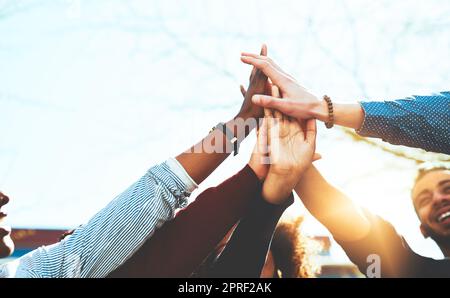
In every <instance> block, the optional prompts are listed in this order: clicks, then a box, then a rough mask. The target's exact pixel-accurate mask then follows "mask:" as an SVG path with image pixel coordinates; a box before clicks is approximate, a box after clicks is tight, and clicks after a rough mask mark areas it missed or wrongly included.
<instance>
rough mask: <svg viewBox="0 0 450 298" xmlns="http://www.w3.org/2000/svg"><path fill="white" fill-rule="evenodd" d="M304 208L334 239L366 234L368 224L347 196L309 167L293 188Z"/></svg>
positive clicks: (350, 239) (347, 238) (346, 238)
mask: <svg viewBox="0 0 450 298" xmlns="http://www.w3.org/2000/svg"><path fill="white" fill-rule="evenodd" d="M295 191H296V192H297V194H298V195H299V197H300V199H301V200H302V202H303V204H304V205H305V207H306V208H307V209H308V210H309V212H310V213H311V214H312V215H313V216H314V217H315V218H316V219H317V220H319V221H320V222H321V223H322V224H323V225H324V226H325V227H326V228H327V229H328V230H329V231H330V232H331V233H332V234H333V236H334V237H335V238H337V239H341V240H345V241H356V240H359V239H362V238H364V236H366V235H367V234H368V233H369V230H370V223H369V221H368V220H367V218H366V217H365V216H364V214H363V212H362V210H361V209H360V208H359V207H358V206H357V205H355V204H354V203H353V202H352V201H351V200H350V198H348V197H347V196H346V195H345V194H344V193H342V192H341V191H340V190H338V189H337V188H335V187H333V186H332V185H330V184H329V183H328V182H327V181H326V180H325V178H323V177H322V175H321V174H320V172H319V171H318V170H317V169H316V168H315V167H314V166H311V167H310V168H309V169H308V170H307V171H306V172H305V173H304V174H303V177H302V179H301V180H300V182H299V183H298V184H297V186H296V187H295Z"/></svg>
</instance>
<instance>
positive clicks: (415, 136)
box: [357, 91, 450, 154]
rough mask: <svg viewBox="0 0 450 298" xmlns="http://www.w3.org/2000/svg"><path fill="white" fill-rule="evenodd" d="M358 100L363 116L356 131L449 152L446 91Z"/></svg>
mask: <svg viewBox="0 0 450 298" xmlns="http://www.w3.org/2000/svg"><path fill="white" fill-rule="evenodd" d="M360 104H361V107H362V108H363V110H364V113H365V117H364V122H363V124H362V127H361V128H360V129H359V130H357V133H358V134H359V135H361V136H364V137H374V138H381V139H382V140H383V141H386V142H389V143H391V144H394V145H404V146H408V147H415V148H422V149H424V150H427V151H432V152H437V153H444V154H450V92H448V91H447V92H441V93H438V94H435V95H429V96H417V95H415V96H412V97H408V98H405V99H398V100H391V101H373V102H365V101H362V102H360Z"/></svg>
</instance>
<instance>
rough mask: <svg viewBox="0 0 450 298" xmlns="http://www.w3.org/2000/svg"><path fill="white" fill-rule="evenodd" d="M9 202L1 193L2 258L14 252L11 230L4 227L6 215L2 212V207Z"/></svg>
mask: <svg viewBox="0 0 450 298" xmlns="http://www.w3.org/2000/svg"><path fill="white" fill-rule="evenodd" d="M8 202H9V198H8V197H7V196H6V195H4V194H3V193H1V192H0V258H5V257H8V256H9V255H11V254H12V252H13V251H14V243H13V241H12V240H11V228H10V227H7V226H4V225H3V222H4V219H5V218H6V213H5V212H3V211H2V207H3V206H4V205H6V204H8Z"/></svg>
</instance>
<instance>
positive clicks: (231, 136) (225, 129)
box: [210, 122, 239, 156]
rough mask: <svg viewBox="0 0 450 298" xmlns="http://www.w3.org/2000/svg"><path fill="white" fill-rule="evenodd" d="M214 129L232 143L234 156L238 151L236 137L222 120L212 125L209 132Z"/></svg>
mask: <svg viewBox="0 0 450 298" xmlns="http://www.w3.org/2000/svg"><path fill="white" fill-rule="evenodd" d="M215 129H219V130H220V131H221V132H222V133H223V134H224V135H225V137H226V138H227V139H228V141H230V143H231V144H233V151H234V154H233V155H234V156H236V155H237V154H238V153H239V142H238V139H237V137H235V136H234V133H233V132H232V131H231V130H230V129H229V128H228V127H227V126H226V124H225V123H223V122H220V123H219V124H217V125H216V126H214V127H213V128H212V129H211V131H210V133H211V132H213V131H214V130H215Z"/></svg>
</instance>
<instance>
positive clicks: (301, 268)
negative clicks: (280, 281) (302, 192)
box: [270, 216, 320, 278]
mask: <svg viewBox="0 0 450 298" xmlns="http://www.w3.org/2000/svg"><path fill="white" fill-rule="evenodd" d="M303 220H304V218H303V217H302V216H299V217H297V218H296V219H294V220H289V221H283V222H280V223H279V224H278V226H277V228H276V230H275V233H274V236H273V240H272V244H271V247H270V250H271V251H272V255H273V258H274V261H275V268H276V269H275V274H276V275H278V277H281V278H296V277H302V278H307V277H316V276H317V275H318V274H319V273H320V267H319V266H317V265H316V264H315V263H314V261H313V260H312V259H313V256H315V255H317V253H318V252H319V251H320V243H319V242H317V241H315V240H314V239H312V238H310V237H307V236H305V235H303V234H302V232H301V230H300V226H301V224H302V223H303Z"/></svg>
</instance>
